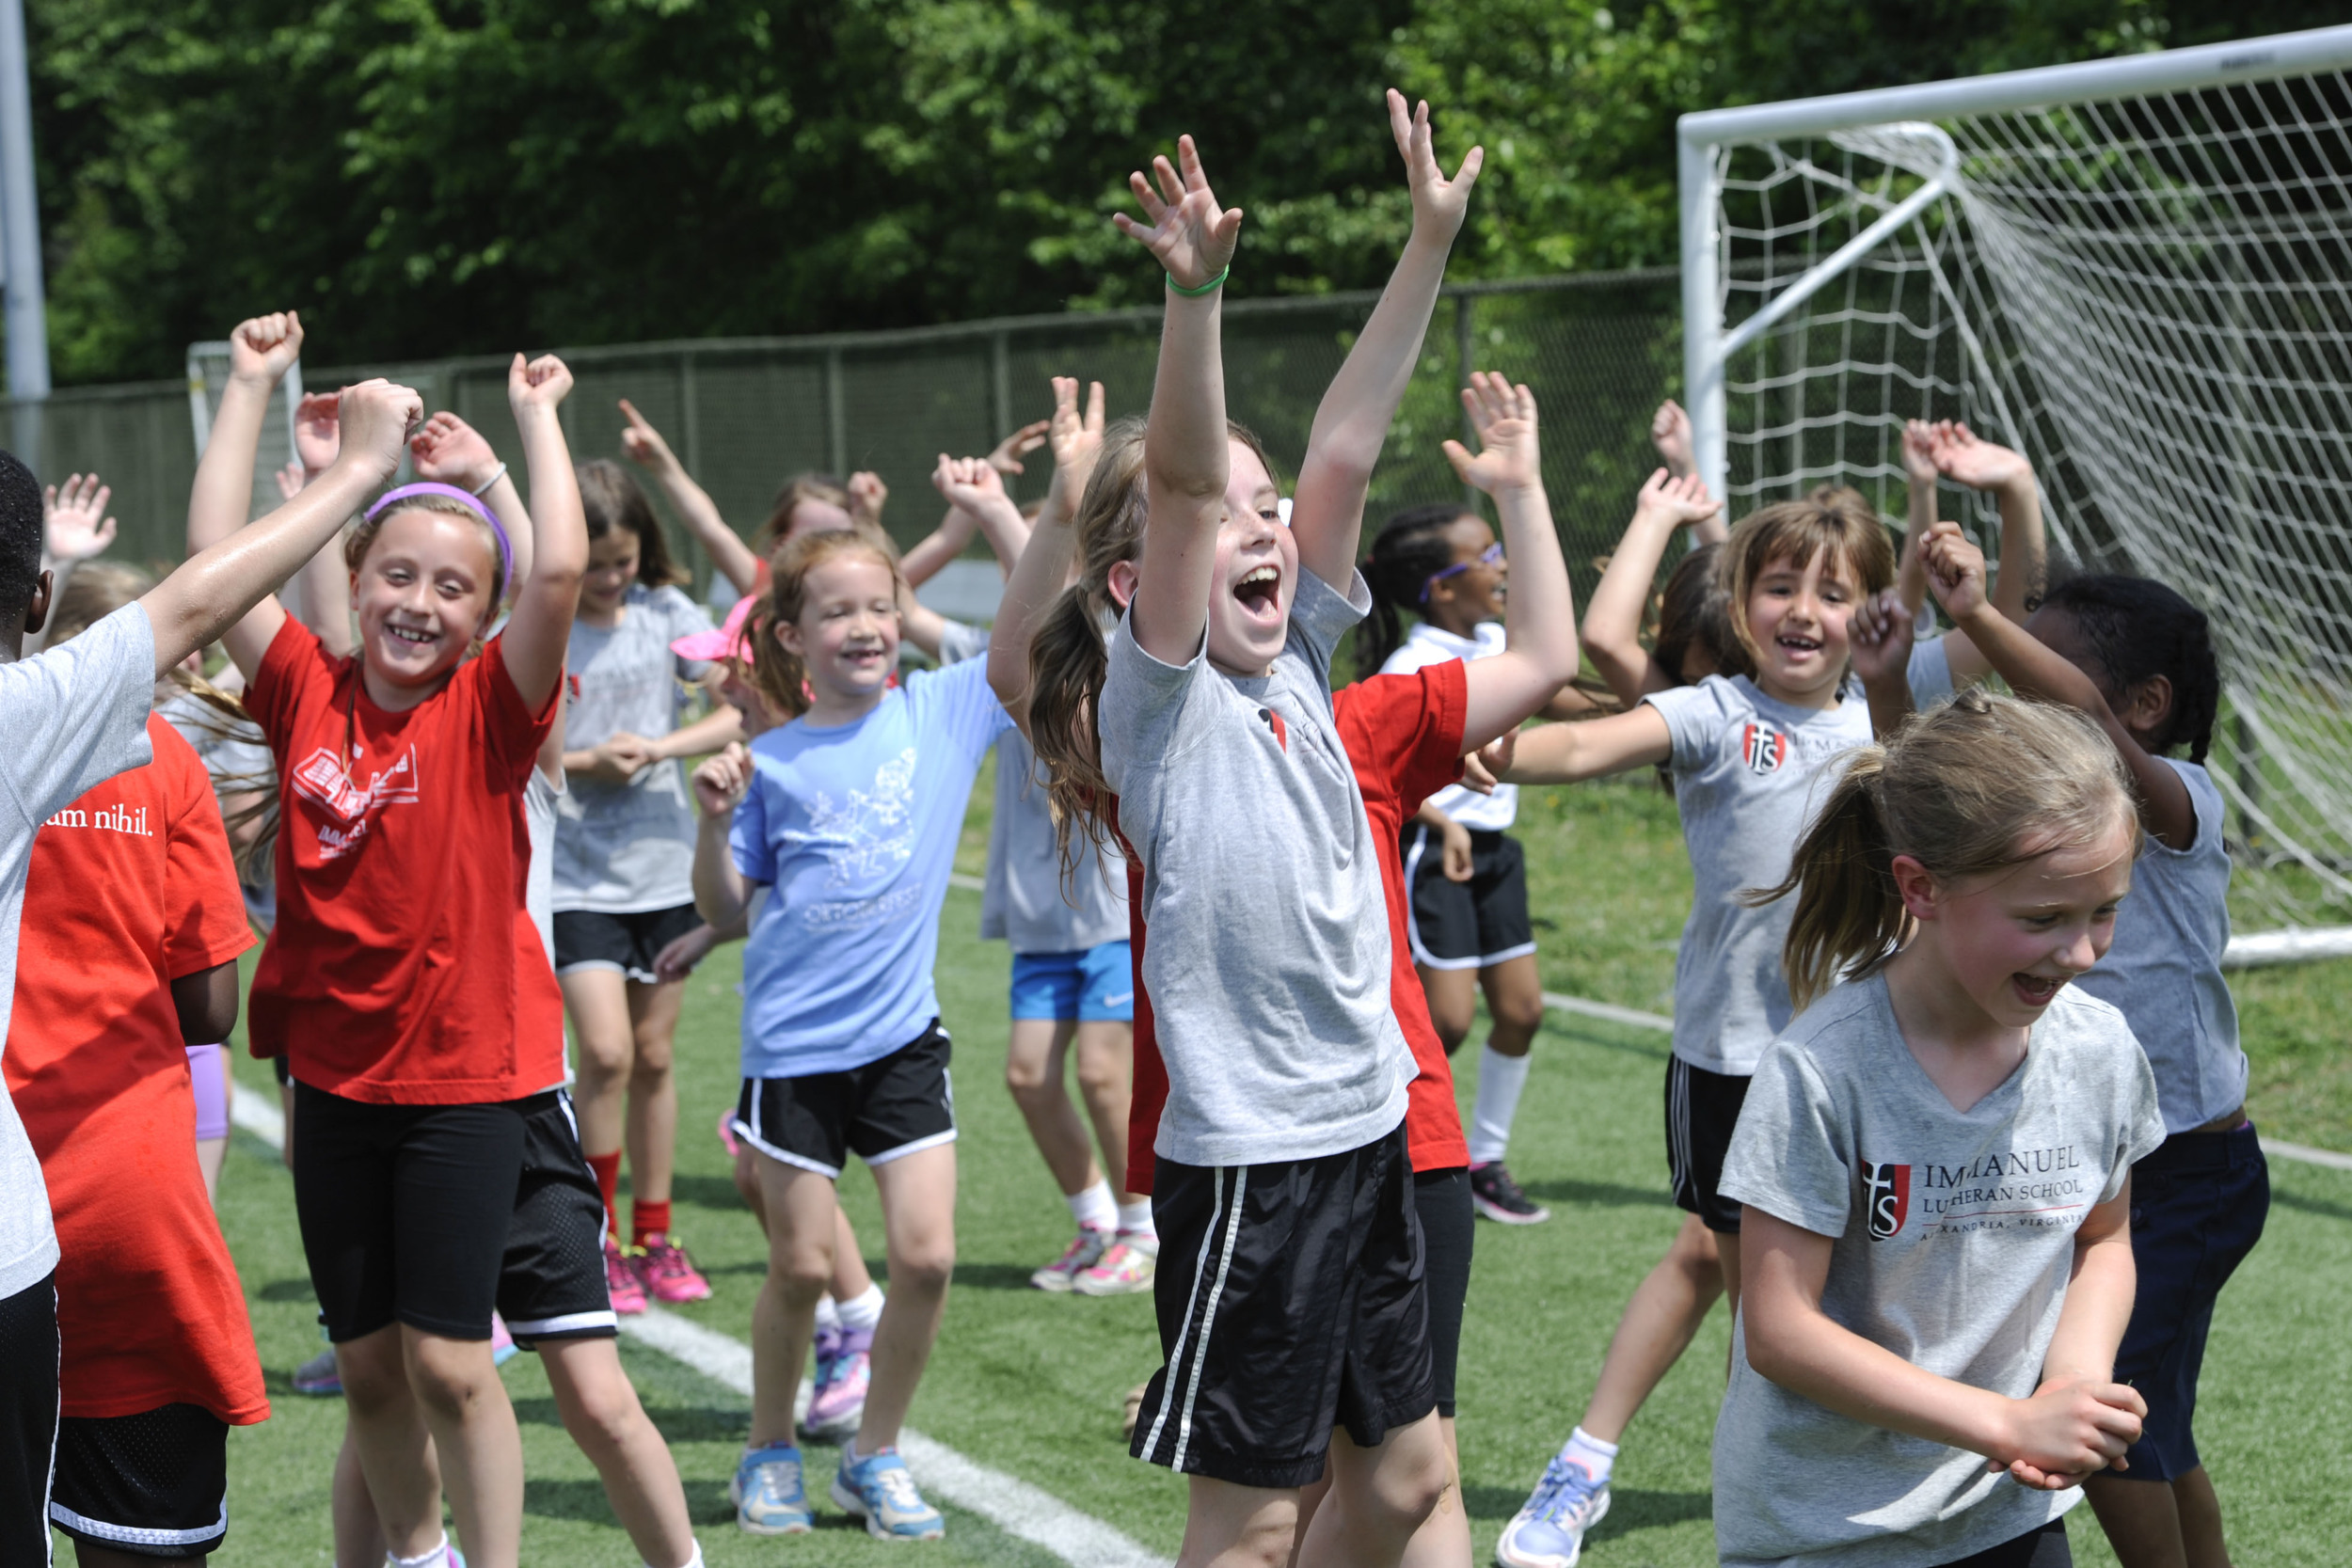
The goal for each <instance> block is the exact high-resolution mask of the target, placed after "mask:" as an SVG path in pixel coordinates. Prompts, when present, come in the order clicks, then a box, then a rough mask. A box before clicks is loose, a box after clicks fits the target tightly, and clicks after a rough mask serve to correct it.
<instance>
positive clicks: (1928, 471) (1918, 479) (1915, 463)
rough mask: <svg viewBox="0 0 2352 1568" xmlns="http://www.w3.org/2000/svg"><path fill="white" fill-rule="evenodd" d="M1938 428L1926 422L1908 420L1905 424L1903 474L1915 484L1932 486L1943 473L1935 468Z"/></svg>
mask: <svg viewBox="0 0 2352 1568" xmlns="http://www.w3.org/2000/svg"><path fill="white" fill-rule="evenodd" d="M1938 428H1939V427H1938V426H1935V425H1931V424H1930V423H1928V421H1927V420H1905V421H1904V423H1903V473H1904V475H1905V476H1906V477H1907V478H1909V479H1910V481H1911V483H1914V484H1929V485H1931V484H1933V483H1935V481H1936V477H1937V476H1938V475H1939V474H1941V473H1942V472H1943V470H1942V469H1941V468H1939V467H1936V466H1935V440H1936V432H1937V430H1938Z"/></svg>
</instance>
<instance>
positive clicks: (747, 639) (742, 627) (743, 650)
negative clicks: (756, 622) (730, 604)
mask: <svg viewBox="0 0 2352 1568" xmlns="http://www.w3.org/2000/svg"><path fill="white" fill-rule="evenodd" d="M758 597H759V596H758V595H757V594H745V595H744V596H743V597H741V598H739V599H738V600H736V601H735V608H734V609H733V610H728V611H727V618H726V620H725V621H723V622H722V623H721V624H720V626H719V628H718V629H717V630H716V631H698V632H691V633H690V634H688V635H687V636H684V637H681V638H679V639H678V640H677V641H675V642H673V643H671V644H670V651H671V652H672V653H674V654H675V655H677V656H678V657H680V658H691V659H697V660H702V661H706V662H707V661H710V660H715V659H722V658H727V657H735V658H739V659H741V660H742V661H743V662H744V663H746V664H749V663H750V662H751V661H752V639H751V632H750V630H749V626H750V623H751V619H752V607H753V605H755V603H757V602H758Z"/></svg>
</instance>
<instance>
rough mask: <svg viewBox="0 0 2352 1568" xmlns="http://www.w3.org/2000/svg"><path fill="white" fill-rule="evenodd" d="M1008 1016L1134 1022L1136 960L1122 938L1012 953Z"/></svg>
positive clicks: (1079, 1020) (1095, 1021)
mask: <svg viewBox="0 0 2352 1568" xmlns="http://www.w3.org/2000/svg"><path fill="white" fill-rule="evenodd" d="M1012 1016H1013V1017H1015V1018H1050V1019H1065V1018H1074V1019H1076V1020H1077V1021H1078V1022H1081V1023H1133V1022H1135V1020H1136V965H1135V959H1134V958H1133V957H1132V956H1131V951H1130V949H1129V948H1128V946H1127V944H1126V943H1125V942H1104V943H1103V945H1102V946H1100V947H1089V948H1086V949H1084V950H1083V951H1081V952H1076V953H1015V954H1014V955H1013V956H1012Z"/></svg>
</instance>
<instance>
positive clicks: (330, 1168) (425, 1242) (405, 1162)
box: [294, 1079, 555, 1344]
mask: <svg viewBox="0 0 2352 1568" xmlns="http://www.w3.org/2000/svg"><path fill="white" fill-rule="evenodd" d="M554 1098H555V1091H553V1090H549V1091H548V1093H546V1094H538V1095H532V1096H531V1097H530V1098H529V1099H527V1100H514V1101H504V1102H502V1103H496V1104H486V1105H371V1104H366V1103H363V1102H362V1101H357V1100H345V1099H343V1098H342V1096H341V1095H333V1094H328V1093H326V1091H325V1090H323V1089H314V1088H312V1087H311V1086H310V1085H308V1084H305V1083H303V1082H301V1081H300V1080H299V1079H297V1080H295V1082H294V1214H295V1217H296V1218H297V1219H298V1220H300V1222H301V1225H302V1250H303V1254H304V1256H306V1257H307V1258H308V1259H310V1287H311V1289H312V1290H313V1291H316V1292H317V1293H318V1298H319V1316H320V1318H321V1319H322V1320H323V1321H324V1322H325V1323H326V1337H327V1338H329V1339H330V1340H332V1341H334V1342H335V1343H337V1344H342V1343H345V1342H346V1341H348V1340H352V1339H357V1338H361V1337H363V1336H365V1335H369V1334H373V1333H374V1332H375V1331H376V1330H377V1329H379V1328H382V1327H384V1326H386V1325H387V1324H389V1323H395V1322H397V1323H406V1324H408V1325H409V1326H410V1327H411V1328H416V1329H421V1330H422V1331H424V1332H425V1333H427V1334H438V1335H442V1336H445V1337H446V1338H452V1339H487V1338H489V1337H490V1311H491V1308H492V1307H495V1306H496V1305H497V1301H498V1292H499V1270H500V1267H501V1264H502V1263H503V1261H504V1259H505V1256H506V1234H507V1229H508V1227H509V1225H510V1223H511V1221H512V1219H513V1216H514V1212H515V1199H516V1195H517V1194H518V1192H519V1191H520V1190H521V1180H522V1162H523V1142H524V1137H523V1129H524V1125H525V1123H526V1122H527V1121H528V1119H529V1118H530V1117H531V1116H532V1114H533V1113H534V1112H535V1111H537V1110H538V1109H539V1108H541V1107H543V1106H545V1105H546V1104H548V1102H550V1101H553V1100H554Z"/></svg>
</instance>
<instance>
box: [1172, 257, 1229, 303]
mask: <svg viewBox="0 0 2352 1568" xmlns="http://www.w3.org/2000/svg"><path fill="white" fill-rule="evenodd" d="M1232 270H1233V264H1232V262H1231V261H1228V262H1226V263H1225V265H1224V266H1222V267H1220V268H1218V269H1217V274H1216V277H1212V278H1210V279H1209V280H1208V281H1207V282H1206V283H1203V284H1201V285H1200V287H1199V288H1197V289H1187V288H1185V287H1184V285H1183V284H1182V283H1179V282H1177V281H1176V275H1175V274H1174V273H1172V272H1171V273H1169V274H1168V293H1172V294H1182V295H1184V297H1185V298H1186V299H1199V298H1200V296H1201V295H1202V294H1205V293H1215V292H1216V291H1217V290H1218V289H1221V288H1223V287H1224V286H1225V276H1226V274H1228V273H1230V272H1232Z"/></svg>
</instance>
